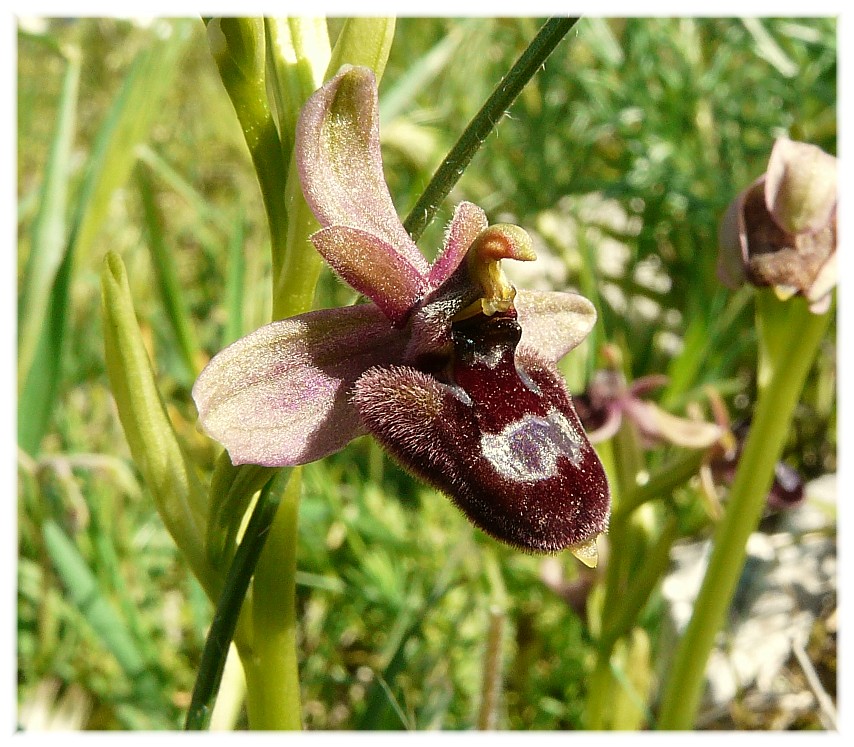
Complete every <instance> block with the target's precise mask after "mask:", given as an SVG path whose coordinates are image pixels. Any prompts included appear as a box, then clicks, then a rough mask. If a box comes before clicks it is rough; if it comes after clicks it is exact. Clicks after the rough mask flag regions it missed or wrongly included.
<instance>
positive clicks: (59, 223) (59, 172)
mask: <svg viewBox="0 0 854 747" xmlns="http://www.w3.org/2000/svg"><path fill="white" fill-rule="evenodd" d="M79 87H80V58H79V55H77V54H70V55H69V57H68V64H67V66H66V68H65V76H64V78H63V82H62V90H61V92H60V97H59V103H58V107H59V114H58V116H57V121H56V131H55V133H54V137H53V141H52V143H51V147H50V153H49V154H48V159H47V165H46V166H45V174H44V183H43V185H42V188H41V194H40V195H39V203H38V212H37V214H36V217H35V220H34V221H33V226H32V232H31V243H30V253H29V256H28V257H27V266H26V270H25V274H24V282H23V287H22V289H21V298H20V303H19V306H18V318H19V319H20V329H19V332H18V386H19V388H20V386H21V384H22V382H23V377H24V376H25V375H26V374H27V372H29V370H30V367H31V365H32V363H33V359H34V357H35V354H36V348H37V346H38V340H39V333H40V332H41V329H42V325H43V324H44V320H45V317H46V315H47V309H48V306H49V304H50V293H51V289H52V288H53V284H54V280H55V278H56V275H57V273H58V272H59V267H60V265H61V264H62V260H63V257H64V255H65V251H66V230H67V227H66V213H67V201H68V175H69V172H70V170H71V165H70V160H71V148H72V145H73V143H74V132H75V129H76V127H75V124H76V120H77V96H78V91H79Z"/></svg>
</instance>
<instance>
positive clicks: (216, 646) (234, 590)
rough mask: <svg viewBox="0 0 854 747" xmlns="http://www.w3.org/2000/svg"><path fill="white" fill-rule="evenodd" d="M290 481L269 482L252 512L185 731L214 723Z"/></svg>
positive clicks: (230, 572) (215, 622)
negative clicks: (237, 635)
mask: <svg viewBox="0 0 854 747" xmlns="http://www.w3.org/2000/svg"><path fill="white" fill-rule="evenodd" d="M286 478H287V472H286V471H285V472H279V474H278V475H277V476H276V477H275V478H268V481H267V484H266V485H265V487H264V489H263V490H262V491H261V494H260V496H259V497H258V502H257V503H256V504H255V508H254V509H253V511H252V517H251V518H250V519H249V523H248V525H247V527H246V531H245V533H244V535H243V539H242V540H241V542H240V546H239V547H238V549H237V552H236V554H235V556H234V560H233V561H232V563H231V566H230V567H229V569H228V574H227V576H226V579H225V584H224V586H223V589H222V594H221V596H220V598H219V601H218V602H217V609H216V613H215V614H214V618H213V622H212V623H211V628H210V631H209V632H208V637H207V640H206V641H205V647H204V650H203V651H202V661H201V663H200V665H199V672H198V675H197V677H196V684H195V687H194V688H193V697H192V701H191V703H190V709H189V711H188V712H187V720H186V724H185V727H184V728H185V729H187V730H197V729H205V728H207V726H208V723H209V721H210V716H211V712H212V710H213V704H214V699H215V698H216V694H217V691H218V689H219V685H220V681H221V680H222V673H223V670H224V668H225V661H226V655H227V653H228V647H229V645H231V640H232V638H233V637H234V632H235V629H236V628H237V623H238V619H239V617H240V612H241V607H242V606H243V600H244V598H245V597H246V593H247V590H248V589H249V583H250V581H251V579H252V573H253V571H254V569H255V565H256V563H257V561H258V556H259V555H260V554H261V552H262V550H263V549H264V543H265V541H266V539H267V537H268V536H269V532H270V527H271V526H272V525H273V523H274V520H275V518H276V512H277V509H278V508H279V503H280V495H281V491H282V488H283V487H284V480H285V479H286ZM247 655H248V654H247Z"/></svg>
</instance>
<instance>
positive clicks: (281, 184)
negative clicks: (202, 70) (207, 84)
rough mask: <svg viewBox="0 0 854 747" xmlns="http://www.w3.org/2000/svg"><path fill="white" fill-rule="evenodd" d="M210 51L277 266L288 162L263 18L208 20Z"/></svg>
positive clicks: (283, 246) (283, 238) (282, 245)
mask: <svg viewBox="0 0 854 747" xmlns="http://www.w3.org/2000/svg"><path fill="white" fill-rule="evenodd" d="M206 24H207V31H208V40H209V44H210V49H211V54H212V55H213V57H214V60H215V61H216V64H217V67H218V68H219V73H220V78H222V82H223V85H224V86H225V90H226V91H227V92H228V95H229V98H230V99H231V103H232V105H233V106H234V111H235V113H236V114H237V119H238V121H239V122H240V126H241V128H242V129H243V137H244V139H245V140H246V145H247V147H248V148H249V155H250V156H251V157H252V164H253V165H254V167H255V172H256V174H257V176H258V182H259V184H260V187H261V197H262V199H263V202H264V210H265V212H266V214H267V222H268V223H269V225H270V243H271V247H272V254H273V265H274V267H275V266H276V265H277V258H278V257H281V256H284V255H285V254H286V252H287V227H288V211H287V206H286V201H285V194H286V189H287V183H288V166H289V161H286V160H285V159H284V158H283V155H282V154H283V150H282V144H281V140H280V139H279V132H278V129H277V127H276V121H275V119H274V117H273V114H272V112H271V111H270V105H269V102H268V100H267V78H266V73H265V61H266V51H265V49H266V44H265V34H264V20H263V19H262V18H214V19H207V20H206Z"/></svg>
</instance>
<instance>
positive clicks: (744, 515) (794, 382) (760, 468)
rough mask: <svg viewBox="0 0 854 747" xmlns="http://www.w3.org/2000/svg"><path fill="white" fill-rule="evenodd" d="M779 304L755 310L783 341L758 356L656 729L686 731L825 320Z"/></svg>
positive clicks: (799, 303) (797, 305) (798, 306)
mask: <svg viewBox="0 0 854 747" xmlns="http://www.w3.org/2000/svg"><path fill="white" fill-rule="evenodd" d="M786 304H787V306H785V307H784V306H783V305H782V303H780V304H771V306H772V308H768V304H766V303H765V300H763V301H762V302H761V303H760V305H758V308H761V309H762V310H763V312H764V314H765V315H766V316H767V314H768V313H777V314H785V315H786V317H787V321H788V323H787V325H786V326H784V327H781V326H779V325H773V326H774V329H775V333H776V334H777V335H779V337H780V338H782V337H783V336H785V339H778V340H776V344H774V345H772V346H765V350H769V349H773V350H775V351H777V353H778V354H777V355H776V356H774V358H773V359H772V360H769V361H767V362H764V361H763V362H760V368H761V369H762V370H763V371H767V372H768V378H767V384H766V385H765V386H764V387H763V388H762V389H761V390H760V395H759V401H758V403H757V406H756V411H755V413H754V417H753V422H752V423H751V427H750V433H749V435H748V438H747V441H746V443H745V446H744V452H743V454H742V457H741V460H740V462H739V466H738V471H737V473H736V476H735V479H734V481H733V484H732V487H731V489H730V494H729V501H728V504H727V508H726V513H725V514H724V517H723V519H722V520H721V523H720V524H719V525H718V528H717V531H716V533H715V538H714V547H713V550H712V554H711V557H710V559H709V567H708V570H707V571H706V575H705V578H704V579H703V584H702V587H701V588H700V593H699V595H698V596H697V601H696V602H695V604H694V614H693V615H692V617H691V621H690V622H689V623H688V628H687V630H686V631H685V635H684V636H683V637H682V639H681V640H680V642H679V646H678V648H677V650H676V657H675V660H674V663H673V669H672V670H671V672H670V676H669V679H668V681H667V684H666V687H665V690H664V697H663V700H662V705H661V711H660V714H659V719H658V728H659V729H668V730H678V729H690V728H692V726H693V724H694V720H695V716H696V712H697V708H698V706H699V702H700V698H701V696H702V692H703V685H704V682H705V671H706V662H707V660H708V657H709V652H710V651H711V648H712V645H713V643H714V639H715V636H716V635H717V633H718V630H720V628H721V626H722V625H723V622H724V619H725V617H726V613H727V610H728V609H729V606H730V602H731V600H732V595H733V592H734V591H735V587H736V584H737V583H738V579H739V576H740V575H741V571H742V568H743V566H744V559H745V552H746V549H745V548H746V545H747V539H748V537H750V534H751V533H752V532H753V531H754V530H755V529H756V526H757V525H758V523H759V519H760V517H761V515H762V509H763V507H764V505H765V499H766V496H767V494H768V490H769V489H770V487H771V482H772V480H773V477H774V465H775V464H776V463H777V460H778V459H779V457H780V453H781V451H782V449H783V446H784V444H785V441H786V437H787V435H788V432H789V424H790V422H791V418H792V413H793V412H794V409H795V406H796V405H797V403H798V399H799V397H800V393H801V390H802V389H803V385H804V381H805V380H806V377H807V374H808V373H809V370H810V367H811V366H812V362H813V359H814V358H815V355H816V352H817V351H818V347H819V344H820V343H821V340H822V338H823V337H824V334H825V331H826V330H827V326H828V324H829V322H830V318H831V316H832V314H831V313H827V314H823V315H814V314H811V313H809V311H808V309H807V307H806V304H805V303H804V302H803V300H802V299H800V298H794V299H791V300H790V301H788V302H786ZM790 304H794V305H790ZM770 321H771V320H770V319H767V318H766V319H765V320H762V321H761V322H760V328H767V327H768V326H769V325H768V322H770Z"/></svg>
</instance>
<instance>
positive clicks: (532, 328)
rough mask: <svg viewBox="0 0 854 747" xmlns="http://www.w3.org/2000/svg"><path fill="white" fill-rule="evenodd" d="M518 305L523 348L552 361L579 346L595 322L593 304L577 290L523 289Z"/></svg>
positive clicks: (520, 344)
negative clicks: (567, 291) (569, 291)
mask: <svg viewBox="0 0 854 747" xmlns="http://www.w3.org/2000/svg"><path fill="white" fill-rule="evenodd" d="M515 305H516V312H517V313H518V315H519V325H520V326H521V327H522V340H521V341H520V343H519V346H520V349H521V348H524V349H525V350H529V351H535V352H536V353H537V355H539V356H540V357H542V358H545V359H546V360H547V361H550V362H552V363H554V362H556V361H558V360H560V359H561V358H562V357H563V356H564V355H566V354H567V353H568V352H569V351H570V350H572V349H573V348H575V347H577V346H578V345H579V344H580V343H581V341H582V340H584V338H585V337H587V335H588V334H589V333H590V330H591V329H593V325H594V324H595V323H596V309H595V308H594V307H593V304H592V303H590V301H588V300H587V299H586V298H584V296H580V295H578V294H577V293H560V292H556V291H526V290H520V291H518V292H517V293H516V299H515Z"/></svg>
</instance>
